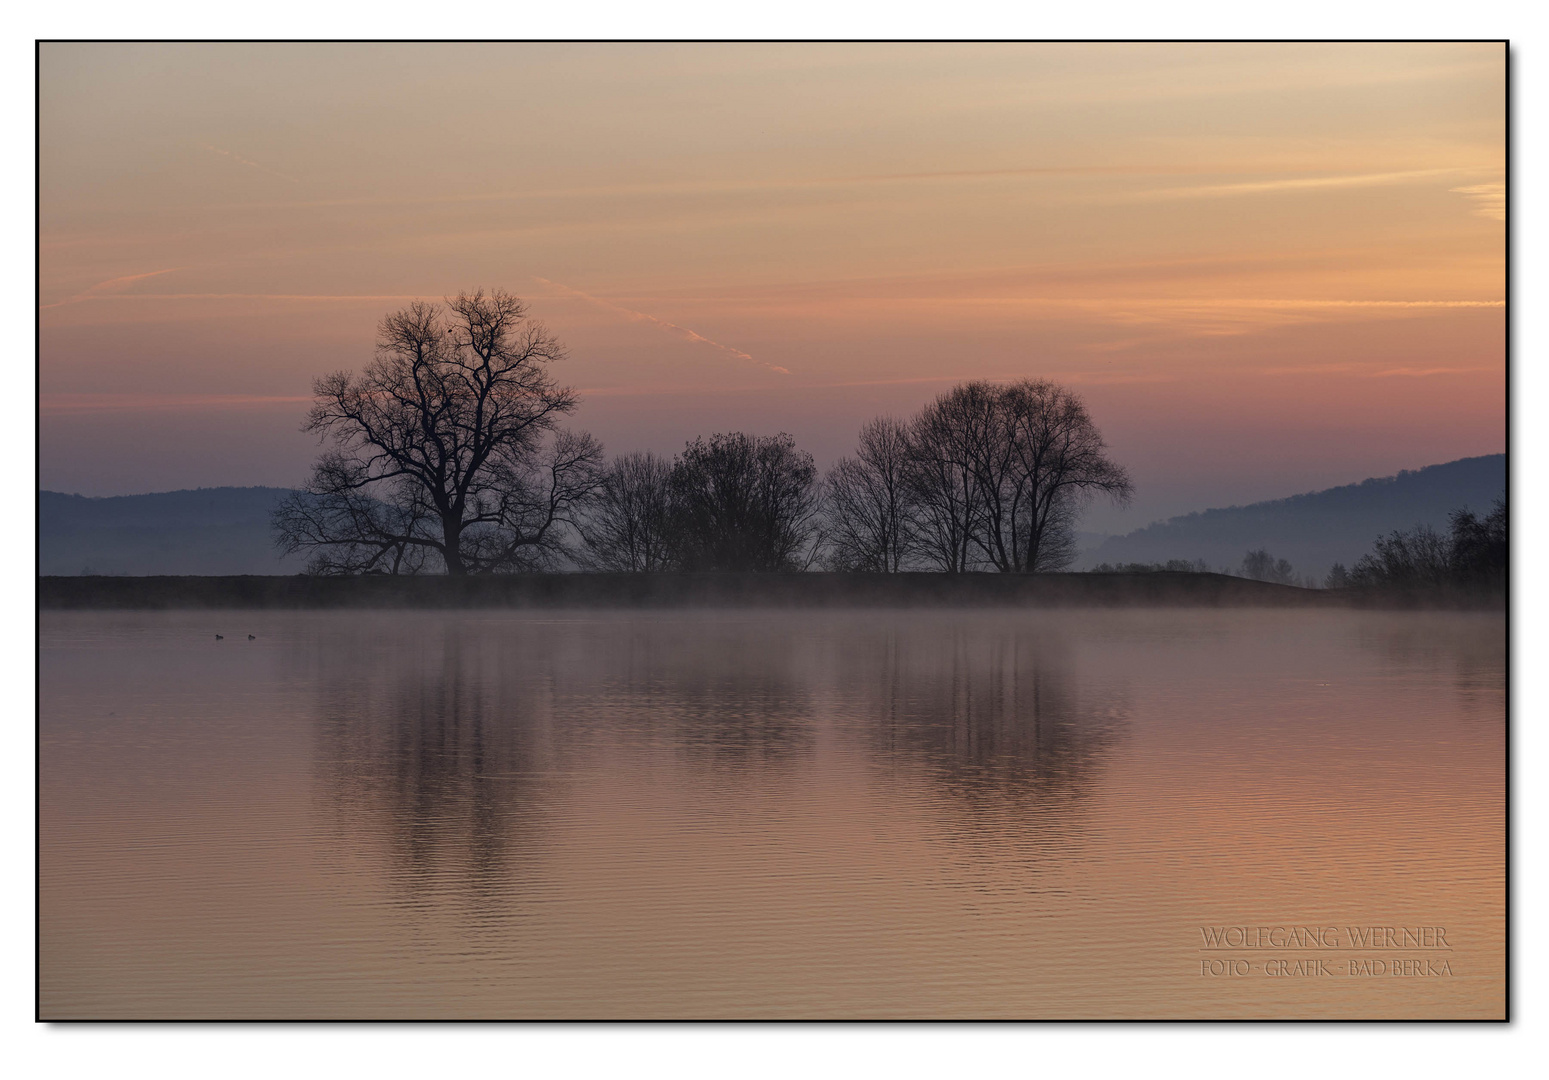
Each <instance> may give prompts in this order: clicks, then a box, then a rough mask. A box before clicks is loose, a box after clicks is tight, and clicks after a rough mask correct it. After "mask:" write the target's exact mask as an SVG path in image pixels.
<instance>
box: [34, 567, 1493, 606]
mask: <svg viewBox="0 0 1549 1080" xmlns="http://www.w3.org/2000/svg"><path fill="white" fill-rule="evenodd" d="M37 582H38V594H37V607H38V610H39V611H69V610H174V609H192V610H201V609H221V608H243V609H280V610H283V609H292V610H305V609H333V608H365V609H372V608H376V609H393V608H426V609H431V608H440V609H488V608H512V609H558V608H600V609H606V608H701V607H703V608H759V607H769V608H975V607H984V608H1007V607H1011V608H1060V607H1067V608H1068V607H1106V608H1114V607H1162V608H1182V607H1202V608H1242V607H1258V608H1383V609H1400V610H1404V609H1420V608H1441V609H1452V610H1483V611H1495V610H1498V611H1504V610H1505V606H1506V600H1505V595H1504V594H1502V593H1498V592H1495V593H1468V592H1458V591H1429V590H1428V591H1420V590H1410V591H1378V590H1371V589H1337V590H1336V589H1303V588H1299V587H1297V586H1293V585H1277V584H1274V583H1271V582H1266V581H1252V580H1249V579H1247V578H1238V577H1229V576H1227V575H1224V574H1194V573H1178V572H1171V571H1159V572H1154V573H1143V574H1129V573H1061V574H1030V575H1007V574H961V575H950V574H937V573H908V574H843V573H820V572H806V573H789V574H751V573H749V574H740V573H697V574H686V573H659V574H612V573H573V574H499V575H489V576H480V577H466V578H449V577H443V576H435V577H431V576H426V577H312V576H308V575H301V574H298V575H291V576H279V575H276V576H258V575H243V576H231V577H105V576H104V577H95V576H82V577H39V578H38V579H37Z"/></svg>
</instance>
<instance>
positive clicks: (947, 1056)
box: [0, 0, 1549, 1080]
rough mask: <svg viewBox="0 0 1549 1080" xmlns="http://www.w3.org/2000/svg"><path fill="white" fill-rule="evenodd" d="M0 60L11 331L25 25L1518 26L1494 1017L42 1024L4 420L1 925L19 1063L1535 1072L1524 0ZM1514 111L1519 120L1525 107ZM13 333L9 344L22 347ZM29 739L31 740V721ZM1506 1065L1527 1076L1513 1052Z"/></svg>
mask: <svg viewBox="0 0 1549 1080" xmlns="http://www.w3.org/2000/svg"><path fill="white" fill-rule="evenodd" d="M7 23H8V30H9V32H8V33H7V35H6V37H5V39H4V46H3V50H4V51H3V54H0V56H3V62H0V80H3V86H4V91H5V92H4V94H3V95H0V102H4V105H3V107H0V123H3V124H4V128H3V131H0V147H4V148H5V149H4V153H5V157H6V160H5V165H6V168H5V169H4V170H3V171H0V183H3V185H4V192H5V200H4V202H3V203H0V205H3V206H4V208H5V212H4V213H3V214H0V220H3V222H4V226H3V228H4V233H3V245H4V246H3V250H4V251H5V252H6V256H7V257H6V258H5V260H4V263H3V272H4V274H5V285H6V288H4V289H3V290H0V303H4V304H5V305H6V307H7V309H8V313H9V315H10V320H9V324H10V325H12V326H15V327H18V328H21V327H25V328H28V329H27V331H25V333H26V335H27V336H26V338H24V341H25V342H26V344H25V346H23V345H19V344H18V345H13V348H15V349H17V351H18V352H27V351H30V333H31V328H32V327H33V326H34V325H35V309H34V306H33V305H34V297H33V265H32V253H33V220H32V219H33V205H34V203H33V175H34V173H33V164H32V152H33V111H32V103H33V90H34V88H33V81H32V80H33V39H34V38H40V37H41V38H61V37H91V38H115V37H126V38H154V37H176V38H187V37H219V38H229V37H234V38H252V37H280V38H300V37H306V38H317V37H325V38H359V37H373V38H374V37H453V36H480V37H515V38H569V37H576V38H591V37H599V36H608V37H616V38H637V37H640V38H673V37H677V38H696V39H703V38H726V37H731V38H743V37H748V38H765V37H786V38H815V37H816V38H859V39H864V38H875V37H897V38H933V37H949V38H973V37H992V38H1006V37H1013V38H1014V37H1033V38H1088V37H1092V38H1106V37H1112V36H1115V35H1117V34H1122V35H1123V36H1125V37H1132V38H1153V37H1154V38H1169V39H1172V38H1187V37H1202V38H1222V37H1243V38H1286V37H1290V38H1376V39H1383V38H1393V37H1403V38H1457V37H1463V38H1501V37H1509V38H1511V39H1513V41H1514V43H1515V47H1514V50H1513V72H1514V76H1515V86H1516V91H1517V93H1516V97H1515V124H1514V132H1513V137H1514V144H1513V156H1514V165H1515V172H1514V175H1513V177H1512V180H1513V188H1512V191H1513V199H1514V203H1513V235H1514V242H1515V250H1516V253H1517V259H1516V262H1515V265H1514V271H1515V277H1514V281H1513V302H1514V305H1515V307H1514V310H1513V314H1514V326H1515V340H1514V346H1515V356H1516V358H1517V365H1516V368H1515V371H1514V383H1513V392H1514V398H1513V402H1512V405H1513V408H1512V413H1513V425H1512V435H1513V440H1512V445H1511V447H1510V453H1511V459H1510V460H1511V466H1512V472H1513V476H1514V480H1515V490H1514V492H1513V504H1512V509H1513V518H1514V525H1515V537H1516V543H1517V547H1516V549H1515V550H1516V552H1517V571H1518V577H1517V589H1516V594H1515V597H1516V627H1515V638H1514V644H1515V649H1514V654H1515V655H1514V668H1513V674H1514V680H1515V689H1516V695H1515V714H1516V723H1515V728H1514V739H1515V755H1516V756H1515V761H1514V769H1513V774H1514V795H1515V797H1516V806H1515V810H1516V816H1515V819H1514V823H1513V824H1514V847H1515V850H1514V853H1513V858H1514V861H1513V877H1514V885H1515V889H1514V897H1513V923H1514V930H1515V939H1514V945H1515V948H1514V956H1513V972H1514V976H1515V978H1514V992H1513V995H1512V1006H1513V1011H1514V1013H1515V1015H1516V1016H1517V1017H1518V1020H1517V1022H1516V1023H1515V1024H1513V1025H1512V1026H1511V1027H1499V1026H1493V1027H1447V1028H1440V1029H1438V1028H1434V1027H1427V1026H1423V1025H1396V1026H1373V1027H1366V1026H1342V1027H1328V1026H1318V1025H1290V1026H1275V1027H1269V1026H1263V1025H1207V1026H1184V1025H1178V1026H1102V1027H1096V1026H1025V1027H1022V1026H902V1025H891V1026H876V1027H843V1026H837V1027H836V1026H827V1027H822V1026H818V1027H798V1026H776V1027H756V1026H755V1027H727V1026H712V1027H690V1026H648V1025H646V1026H570V1027H564V1026H561V1027H533V1026H514V1027H511V1026H463V1025H454V1026H435V1027H431V1026H425V1027H397V1026H389V1025H370V1026H360V1027H333V1026H245V1027H244V1026H236V1027H224V1026H139V1027H135V1026H89V1027H88V1026H56V1027H50V1026H46V1025H37V1024H33V1023H32V1022H31V1017H32V1015H33V1009H34V1000H33V988H34V984H33V930H34V920H33V895H34V893H33V869H34V867H33V858H32V853H33V831H32V822H33V761H32V754H31V753H30V752H24V750H23V747H24V746H25V747H27V749H28V750H29V751H30V748H31V730H32V691H33V602H34V590H33V582H32V574H33V567H34V562H33V534H34V529H33V522H32V507H33V505H34V493H35V482H34V475H35V474H34V466H35V458H34V449H33V448H34V446H35V443H34V441H33V438H34V431H33V430H32V428H31V426H30V424H22V425H16V424H12V425H5V426H0V453H3V454H4V458H3V460H8V461H11V462H17V463H25V466H26V467H25V468H22V469H20V470H15V471H13V473H12V475H11V476H10V478H9V479H7V480H6V481H5V492H4V494H5V496H6V505H10V506H21V507H25V508H26V511H27V512H26V513H25V514H24V515H17V516H18V517H20V518H22V520H18V521H15V522H14V523H13V524H12V526H11V527H10V528H9V529H6V530H5V531H4V533H3V534H0V546H3V551H4V557H5V558H4V563H3V565H6V566H10V567H14V568H16V569H15V573H14V576H11V577H10V578H8V586H9V587H8V588H7V589H6V590H5V594H4V595H5V600H6V603H5V609H4V616H3V621H0V635H3V636H0V664H3V665H4V668H3V676H4V686H5V687H6V688H7V691H8V693H7V695H6V697H5V698H4V699H3V700H4V701H5V708H4V713H3V715H4V718H5V721H6V722H7V724H8V725H9V731H10V732H11V733H12V739H11V741H10V743H9V745H10V748H11V753H10V754H8V755H6V757H5V759H4V760H5V774H4V784H3V787H0V792H3V799H4V802H3V812H4V820H5V822H6V823H7V830H6V838H7V840H8V841H9V843H8V845H7V850H6V854H7V856H8V858H7V859H6V860H5V862H4V864H3V865H5V866H6V868H7V877H6V881H5V885H6V886H7V887H6V889H5V890H4V891H3V892H0V897H3V898H4V899H3V900H0V903H3V905H4V909H3V914H4V920H3V922H0V925H3V926H4V927H5V930H6V933H5V934H4V936H3V952H0V957H3V960H4V965H5V967H4V974H5V979H4V981H3V983H0V987H3V991H0V992H3V998H0V1018H3V1021H0V1022H3V1024H4V1028H3V1030H4V1034H5V1042H6V1053H5V1055H4V1060H5V1062H6V1065H7V1066H8V1069H9V1070H14V1071H13V1072H12V1075H22V1076H44V1075H46V1076H52V1077H60V1076H64V1077H69V1076H93V1077H96V1076H102V1075H114V1076H125V1075H129V1076H136V1075H141V1074H144V1075H147V1076H152V1075H154V1076H157V1077H181V1076H190V1077H193V1076H201V1077H202V1076H207V1075H222V1076H232V1077H264V1078H265V1080H269V1078H272V1077H273V1076H274V1075H275V1074H276V1073H281V1074H288V1075H299V1076H323V1075H333V1076H365V1077H373V1076H434V1075H437V1074H442V1073H446V1072H449V1071H450V1072H453V1073H456V1074H467V1073H469V1072H475V1073H477V1074H480V1075H507V1074H520V1075H533V1076H591V1075H597V1076H641V1075H644V1076H656V1075H661V1076H672V1077H688V1076H750V1077H782V1078H783V1077H789V1076H805V1075H813V1074H816V1075H820V1076H822V1075H849V1076H935V1077H941V1076H952V1077H957V1076H963V1077H975V1076H976V1075H977V1074H983V1075H986V1076H989V1075H1006V1074H1009V1075H1017V1076H1022V1075H1048V1076H1051V1077H1053V1076H1059V1077H1065V1076H1086V1075H1098V1076H1102V1075H1121V1074H1122V1075H1156V1074H1158V1073H1161V1074H1164V1075H1171V1074H1173V1073H1179V1074H1186V1075H1188V1076H1190V1077H1200V1076H1232V1077H1237V1076H1254V1077H1260V1076H1264V1077H1280V1076H1287V1077H1289V1076H1298V1077H1301V1076H1305V1075H1308V1074H1326V1075H1333V1076H1346V1075H1352V1076H1353V1075H1385V1074H1391V1073H1402V1074H1413V1075H1480V1074H1489V1073H1491V1072H1501V1073H1504V1074H1506V1075H1516V1074H1522V1075H1526V1074H1527V1073H1528V1072H1529V1071H1530V1069H1529V1067H1528V1064H1527V1063H1528V1062H1529V1061H1534V1059H1537V1060H1536V1061H1535V1064H1538V1065H1539V1066H1540V1067H1541V1062H1542V1060H1543V1059H1544V1057H1545V1056H1546V1055H1545V1054H1544V1053H1542V1052H1539V1051H1541V1049H1542V1047H1541V1040H1542V1038H1543V1030H1544V1027H1543V1025H1542V1024H1541V1023H1540V1022H1539V1019H1540V1014H1541V1011H1542V1009H1541V1002H1542V1000H1543V996H1542V994H1540V993H1538V992H1537V985H1538V981H1539V980H1538V977H1537V976H1538V972H1539V971H1540V970H1541V968H1542V967H1543V964H1544V962H1545V960H1546V952H1545V950H1544V949H1542V948H1541V947H1539V945H1538V944H1537V933H1536V931H1537V930H1538V929H1539V927H1540V925H1541V924H1539V923H1538V922H1537V920H1536V914H1537V912H1538V911H1539V910H1540V907H1541V905H1540V903H1539V902H1538V900H1537V898H1538V897H1540V896H1541V895H1543V891H1544V889H1543V886H1544V882H1543V875H1542V873H1541V870H1540V867H1541V862H1542V860H1541V859H1536V858H1534V857H1533V856H1534V852H1535V849H1537V850H1541V849H1542V848H1543V846H1544V843H1545V840H1544V835H1545V833H1544V829H1543V826H1544V824H1545V815H1544V812H1543V805H1544V800H1543V797H1542V795H1541V794H1540V793H1541V792H1542V791H1543V790H1544V788H1545V785H1544V784H1543V783H1542V782H1541V781H1539V780H1538V779H1537V766H1538V763H1539V762H1541V761H1543V760H1544V755H1543V754H1542V752H1541V750H1542V746H1543V743H1544V737H1543V736H1542V735H1540V734H1539V730H1538V729H1539V728H1540V725H1542V724H1544V723H1545V722H1549V707H1546V706H1549V701H1546V695H1545V693H1544V691H1543V685H1544V680H1543V679H1542V678H1541V677H1539V676H1538V675H1536V674H1535V673H1534V672H1532V671H1531V670H1530V667H1531V665H1532V664H1533V662H1534V661H1535V660H1541V659H1542V658H1545V657H1546V656H1549V650H1546V649H1545V648H1544V645H1545V634H1544V629H1543V625H1542V622H1543V621H1542V619H1541V618H1540V617H1538V615H1537V613H1538V612H1540V611H1542V610H1543V605H1542V604H1541V603H1540V601H1541V600H1542V599H1543V598H1544V595H1545V584H1544V574H1543V572H1541V571H1540V570H1538V569H1536V568H1535V567H1534V566H1533V565H1532V564H1533V562H1534V561H1535V559H1534V556H1533V554H1532V553H1531V551H1530V550H1529V548H1528V546H1527V545H1526V543H1525V542H1524V538H1526V537H1536V536H1540V535H1543V529H1541V528H1540V526H1541V525H1542V524H1543V522H1542V520H1541V519H1542V518H1543V517H1544V510H1543V500H1542V499H1541V498H1539V492H1540V484H1539V482H1538V481H1537V480H1536V477H1537V476H1540V475H1543V473H1544V467H1545V466H1546V465H1549V460H1546V455H1545V452H1544V450H1545V445H1544V439H1543V436H1542V435H1541V434H1540V432H1541V431H1542V430H1543V428H1544V425H1543V424H1542V423H1541V422H1539V421H1538V420H1537V418H1538V416H1539V408H1540V406H1542V405H1544V404H1546V400H1545V395H1544V394H1543V392H1542V391H1543V386H1542V382H1543V378H1542V376H1541V375H1540V374H1539V369H1540V367H1541V361H1539V360H1538V355H1539V346H1540V344H1541V334H1539V333H1538V332H1537V329H1538V325H1539V324H1540V323H1541V321H1542V320H1541V318H1540V317H1537V316H1536V314H1535V312H1534V311H1533V308H1532V301H1533V299H1534V298H1536V299H1538V300H1541V299H1542V297H1543V296H1544V295H1545V293H1544V290H1543V288H1542V287H1541V286H1542V282H1541V281H1540V279H1539V275H1537V274H1535V273H1534V272H1533V271H1534V269H1535V267H1536V265H1537V263H1538V262H1539V261H1540V260H1538V259H1536V258H1534V257H1533V255H1534V254H1536V252H1538V251H1540V250H1542V241H1543V230H1542V228H1541V226H1540V225H1539V216H1538V215H1537V214H1535V213H1534V206H1533V205H1532V204H1533V203H1534V202H1536V201H1537V200H1538V199H1542V198H1543V196H1541V195H1540V196H1536V197H1535V196H1534V194H1533V192H1534V186H1533V182H1534V180H1537V181H1538V183H1539V188H1540V190H1542V177H1543V176H1544V174H1545V170H1544V169H1543V168H1542V167H1541V161H1540V158H1541V151H1540V145H1541V142H1542V140H1541V139H1535V138H1534V137H1533V134H1534V130H1535V128H1536V129H1537V130H1539V131H1542V130H1544V116H1545V109H1544V108H1543V105H1544V100H1543V97H1544V95H1543V91H1542V87H1543V79H1542V77H1541V76H1540V75H1539V73H1538V72H1537V71H1536V70H1535V63H1534V61H1535V58H1537V57H1538V55H1539V50H1538V41H1539V38H1538V36H1537V35H1536V34H1535V33H1534V31H1535V30H1536V28H1537V19H1536V17H1535V15H1534V13H1533V6H1531V5H1529V4H1527V3H1520V4H1519V3H1477V2H1476V3H1473V4H1468V5H1458V4H1455V3H1449V4H1442V3H1435V2H1416V3H1404V4H1396V3H1393V4H1386V3H1384V4H1378V3H1367V4H1360V3H1353V2H1351V0H1308V2H1299V3H1297V4H1295V5H1278V6H1270V5H1249V4H1242V3H1240V2H1237V3H1231V4H1227V3H1193V4H1186V5H1185V4H1179V3H1157V2H1155V0H1149V2H1140V0H1122V2H1110V3H1106V4H1102V5H1072V4H1061V5H1055V4H1049V5H1034V4H1028V3H1019V4H998V3H984V2H958V3H954V4H941V3H939V2H938V3H931V4H926V3H920V2H917V0H898V2H894V3H888V4H882V3H875V4H861V3H843V2H838V0H794V2H788V3H781V4H777V5H767V6H764V7H760V8H739V7H738V6H736V5H730V4H726V3H724V2H718V3H713V4H712V3H681V2H680V3H673V4H660V3H657V4H650V3H639V2H638V0H636V2H632V3H625V2H623V0H612V2H603V3H599V2H595V0H594V2H590V3H586V4H584V5H582V4H575V3H571V4H566V5H559V4H549V5H544V6H537V5H519V6H514V7H513V6H511V5H509V4H494V3H484V2H471V3H470V2H465V3H462V4H458V5H455V6H453V7H451V8H437V7H433V6H427V5H424V4H422V3H416V4H410V3H403V2H400V0H388V2H378V3H369V4H368V3H351V4H342V3H341V4H323V3H318V2H316V0H311V2H300V0H281V2H278V3H268V4H265V5H263V6H262V8H261V9H259V8H255V7H252V6H249V5H240V6H224V5H223V6H217V5H210V4H198V5H195V4H192V3H188V4H176V3H160V4H154V5H150V4H143V3H142V4H133V5H126V4H107V3H105V2H100V0H84V2H78V3H72V4H69V5H60V6H57V7H54V8H53V9H51V10H46V11H45V10H44V8H43V6H42V5H29V6H28V9H27V10H24V11H22V12H21V14H20V15H18V14H16V13H14V12H13V14H12V15H11V16H9V17H8V19H7ZM1529 118H1533V119H1532V121H1531V123H1530V122H1529ZM19 337H23V334H22V333H16V334H13V335H12V338H13V341H14V340H15V339H16V338H19ZM10 363H11V364H12V365H14V368H13V370H16V371H18V372H19V373H20V374H21V376H22V377H21V378H19V379H18V380H16V381H17V383H18V384H19V385H18V386H17V387H16V388H15V391H14V393H15V396H16V398H17V399H18V401H17V409H18V412H22V411H30V408H31V402H34V401H35V400H36V386H35V382H34V380H33V374H32V372H33V359H32V357H31V356H26V355H18V356H13V357H12V359H11V360H10ZM23 732H25V733H26V734H25V735H24V734H23ZM1517 1057H1521V1059H1522V1065H1523V1068H1522V1069H1520V1070H1518V1069H1514V1068H1512V1062H1511V1061H1510V1060H1508V1059H1512V1058H1517Z"/></svg>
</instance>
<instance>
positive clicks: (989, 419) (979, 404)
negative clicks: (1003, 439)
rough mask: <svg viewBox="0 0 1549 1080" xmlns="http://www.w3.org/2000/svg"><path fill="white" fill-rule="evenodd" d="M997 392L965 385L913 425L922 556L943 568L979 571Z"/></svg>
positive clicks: (912, 484)
mask: <svg viewBox="0 0 1549 1080" xmlns="http://www.w3.org/2000/svg"><path fill="white" fill-rule="evenodd" d="M992 395H993V390H992V388H991V387H990V385H989V384H988V383H982V382H980V383H965V384H963V385H962V386H959V387H957V388H955V389H954V390H952V391H950V392H949V393H946V394H942V395H941V396H940V397H938V398H937V399H936V400H935V401H933V402H931V403H930V404H929V405H927V406H925V408H924V409H923V410H921V411H920V413H919V415H918V416H916V417H915V418H914V420H913V421H912V422H911V423H910V425H909V464H908V469H907V472H906V474H905V475H906V477H907V485H908V491H909V496H910V499H911V501H912V502H913V504H914V506H915V510H916V521H917V524H918V531H917V533H916V535H917V537H918V541H919V553H920V556H921V557H922V558H923V559H924V560H925V561H926V562H927V563H929V564H931V565H932V566H934V568H935V569H937V570H944V571H946V572H947V573H949V574H960V573H963V572H965V571H968V570H972V569H974V568H975V565H976V564H977V563H978V561H979V560H978V556H979V554H980V550H981V549H980V548H979V547H978V545H976V544H975V542H974V540H975V537H977V536H980V535H981V534H982V529H983V524H984V509H985V508H984V491H983V485H982V484H981V483H980V479H979V475H980V469H979V460H978V459H979V458H980V457H981V456H982V446H983V445H984V443H985V442H986V441H987V440H988V438H989V435H988V431H987V428H988V427H989V426H990V425H991V424H992V423H993V419H994V406H993V397H992Z"/></svg>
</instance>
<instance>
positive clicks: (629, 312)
mask: <svg viewBox="0 0 1549 1080" xmlns="http://www.w3.org/2000/svg"><path fill="white" fill-rule="evenodd" d="M533 280H534V281H538V282H542V283H543V284H544V285H548V286H550V287H551V288H555V289H560V290H562V291H564V292H567V293H569V294H570V295H571V296H579V297H580V298H581V299H582V300H587V301H590V302H591V303H593V304H596V305H597V306H598V307H603V308H607V309H608V310H609V311H615V312H617V313H618V314H620V315H623V316H625V317H626V318H629V319H633V320H634V321H636V322H648V323H652V324H654V325H656V326H659V327H661V329H663V330H665V331H667V332H668V333H669V334H675V335H676V336H678V337H680V338H683V339H684V340H685V341H697V342H700V343H702V344H705V345H709V346H710V347H711V348H715V349H720V350H721V351H722V352H724V353H729V354H730V355H732V356H735V357H736V358H737V359H738V360H745V361H747V362H748V363H750V364H757V365H758V366H759V367H762V368H768V369H769V370H770V371H773V372H776V373H778V374H780V375H789V374H790V373H791V372H790V369H789V368H783V367H780V366H779V365H778V364H771V363H768V362H767V361H764V360H758V359H755V358H754V357H753V356H751V355H749V354H748V353H745V352H743V351H742V350H741V349H734V348H732V347H731V346H730V345H722V344H721V343H720V342H719V341H712V340H710V339H709V338H707V337H705V336H704V335H703V334H700V333H696V332H695V331H693V330H690V329H689V328H688V327H686V326H679V325H678V324H677V323H670V322H668V321H667V320H666V319H658V318H657V317H656V316H655V315H647V314H646V313H645V312H643V311H636V310H635V309H634V308H627V307H623V306H621V305H619V304H615V303H613V302H612V301H611V300H604V299H602V298H601V297H600V296H593V295H592V294H591V293H585V292H582V291H581V290H580V289H572V288H571V287H570V286H569V285H561V284H560V283H559V282H557V281H550V280H549V279H548V278H541V277H535V278H533Z"/></svg>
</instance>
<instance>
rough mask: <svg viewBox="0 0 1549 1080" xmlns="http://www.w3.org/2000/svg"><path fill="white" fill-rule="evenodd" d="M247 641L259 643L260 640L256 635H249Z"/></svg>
mask: <svg viewBox="0 0 1549 1080" xmlns="http://www.w3.org/2000/svg"><path fill="white" fill-rule="evenodd" d="M247 639H248V640H249V641H257V640H258V638H257V637H255V636H254V635H252V634H249V635H248V636H247Z"/></svg>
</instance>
